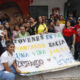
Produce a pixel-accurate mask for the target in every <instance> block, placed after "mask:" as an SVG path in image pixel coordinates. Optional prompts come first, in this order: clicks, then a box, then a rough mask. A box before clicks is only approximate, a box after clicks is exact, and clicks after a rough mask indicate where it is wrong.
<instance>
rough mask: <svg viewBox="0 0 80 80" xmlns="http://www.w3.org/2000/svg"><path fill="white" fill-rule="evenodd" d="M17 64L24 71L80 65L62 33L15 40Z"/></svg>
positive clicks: (30, 71)
mask: <svg viewBox="0 0 80 80" xmlns="http://www.w3.org/2000/svg"><path fill="white" fill-rule="evenodd" d="M14 43H15V53H16V60H17V66H18V68H19V69H20V70H21V71H22V72H23V73H33V72H39V73H43V72H51V71H58V70H61V69H66V68H69V67H73V66H76V65H79V64H80V63H79V62H76V61H75V60H74V58H73V56H72V53H71V51H70V50H69V48H68V46H67V44H66V42H65V40H64V38H63V36H62V34H61V33H54V34H53V33H49V34H44V35H34V36H30V37H26V38H19V39H16V40H14Z"/></svg>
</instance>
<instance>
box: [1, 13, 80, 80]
mask: <svg viewBox="0 0 80 80" xmlns="http://www.w3.org/2000/svg"><path fill="white" fill-rule="evenodd" d="M9 22H10V19H9V17H8V16H6V17H4V16H2V14H1V13H0V80H15V74H17V73H19V74H20V73H21V71H20V70H19V69H18V68H17V66H16V59H15V54H14V51H15V45H14V43H13V40H14V39H16V38H22V37H27V36H31V35H36V34H47V33H57V32H61V33H62V35H63V37H64V38H65V40H66V42H67V44H68V46H69V48H70V49H71V48H73V47H74V49H75V52H74V59H75V60H79V53H80V17H78V19H76V18H74V17H73V15H72V14H71V15H69V16H68V18H67V19H64V18H63V16H62V15H56V16H54V15H50V18H49V19H48V18H47V16H39V17H38V18H37V19H35V18H33V17H30V18H29V19H26V18H23V17H21V18H20V19H19V21H17V22H16V23H15V24H12V25H10V23H9ZM16 72H17V73H16Z"/></svg>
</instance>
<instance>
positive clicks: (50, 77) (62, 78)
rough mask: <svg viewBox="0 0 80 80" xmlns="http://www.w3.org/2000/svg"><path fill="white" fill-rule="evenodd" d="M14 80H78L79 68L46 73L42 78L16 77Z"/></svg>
mask: <svg viewBox="0 0 80 80" xmlns="http://www.w3.org/2000/svg"><path fill="white" fill-rule="evenodd" d="M16 80H80V66H77V67H73V68H69V69H66V70H62V71H57V72H51V73H46V74H43V75H42V77H40V75H36V76H30V77H26V76H25V77H22V76H17V78H16Z"/></svg>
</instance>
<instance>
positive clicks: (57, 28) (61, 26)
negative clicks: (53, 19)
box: [54, 24, 65, 32]
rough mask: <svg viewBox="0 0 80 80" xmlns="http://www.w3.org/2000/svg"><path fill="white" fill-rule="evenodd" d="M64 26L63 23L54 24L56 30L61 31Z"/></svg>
mask: <svg viewBox="0 0 80 80" xmlns="http://www.w3.org/2000/svg"><path fill="white" fill-rule="evenodd" d="M64 27H65V24H60V26H55V27H54V28H55V31H56V32H62V30H63V28H64Z"/></svg>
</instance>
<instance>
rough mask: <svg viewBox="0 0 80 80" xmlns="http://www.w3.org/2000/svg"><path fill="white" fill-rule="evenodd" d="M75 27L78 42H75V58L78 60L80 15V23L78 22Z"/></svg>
mask: <svg viewBox="0 0 80 80" xmlns="http://www.w3.org/2000/svg"><path fill="white" fill-rule="evenodd" d="M74 27H75V30H76V44H75V54H74V58H75V60H77V59H78V58H79V55H80V54H79V53H80V17H79V18H78V24H76V25H75V26H74ZM79 59H80V58H79Z"/></svg>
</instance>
